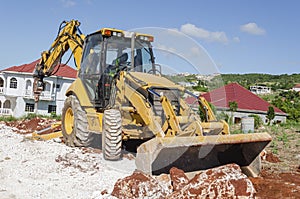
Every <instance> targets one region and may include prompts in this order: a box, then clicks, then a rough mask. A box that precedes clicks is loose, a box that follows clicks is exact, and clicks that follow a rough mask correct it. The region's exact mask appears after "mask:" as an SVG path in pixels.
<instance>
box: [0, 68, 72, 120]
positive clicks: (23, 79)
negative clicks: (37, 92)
mask: <svg viewBox="0 0 300 199" xmlns="http://www.w3.org/2000/svg"><path fill="white" fill-rule="evenodd" d="M0 77H1V78H2V79H3V80H4V88H3V91H4V92H3V93H0V101H1V103H2V106H1V107H3V103H4V101H5V100H7V99H9V100H10V101H11V105H12V106H11V109H12V111H13V116H14V117H21V116H23V115H26V114H28V112H25V105H26V103H31V104H34V98H33V92H32V93H29V94H32V95H31V96H30V95H28V92H27V95H25V92H26V88H27V90H32V86H33V77H32V74H29V73H17V72H7V71H5V72H2V73H0ZM12 78H16V79H17V88H16V89H15V88H10V80H11V79H12ZM28 80H30V81H31V82H30V83H31V84H28ZM44 80H45V81H46V82H47V83H48V86H49V89H47V90H49V91H50V93H51V94H52V95H51V98H49V99H46V98H41V100H40V101H39V104H38V114H42V115H49V114H50V113H48V106H49V105H56V113H57V114H58V115H60V114H61V111H62V108H63V105H64V101H65V99H66V96H65V93H66V90H67V89H68V88H69V86H70V85H71V84H72V82H73V81H74V79H70V78H61V77H55V76H54V77H47V78H45V79H44ZM26 83H27V84H26ZM58 84H59V85H60V88H56V85H58ZM26 85H27V86H26Z"/></svg>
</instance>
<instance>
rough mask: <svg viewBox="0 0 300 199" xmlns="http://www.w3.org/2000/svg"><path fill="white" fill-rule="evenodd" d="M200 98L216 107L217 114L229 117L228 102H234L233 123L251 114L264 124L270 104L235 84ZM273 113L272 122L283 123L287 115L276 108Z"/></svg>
mask: <svg viewBox="0 0 300 199" xmlns="http://www.w3.org/2000/svg"><path fill="white" fill-rule="evenodd" d="M202 96H203V97H204V98H205V99H206V100H207V101H208V102H210V103H212V104H213V105H214V106H215V107H216V109H217V113H221V112H225V113H227V114H228V115H231V111H230V109H229V102H236V103H237V105H238V107H237V111H236V112H233V113H232V114H233V115H232V117H233V121H234V122H235V123H239V122H240V121H241V118H243V117H247V116H249V115H251V114H255V115H258V116H260V117H261V119H262V121H263V122H264V123H267V122H268V120H267V118H266V116H267V111H268V108H269V106H271V104H269V103H268V102H267V101H265V100H263V99H261V98H260V97H258V96H257V95H255V94H253V93H252V92H250V91H249V90H247V89H246V88H244V87H242V86H241V85H239V84H237V83H231V84H228V85H225V86H223V87H221V88H218V89H215V90H212V91H211V92H208V93H205V94H203V95H202ZM274 111H275V118H274V119H273V122H275V123H284V122H285V121H286V117H287V114H286V113H285V112H283V111H281V110H280V109H278V108H277V107H274Z"/></svg>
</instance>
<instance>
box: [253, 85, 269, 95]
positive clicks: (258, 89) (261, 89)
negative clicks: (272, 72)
mask: <svg viewBox="0 0 300 199" xmlns="http://www.w3.org/2000/svg"><path fill="white" fill-rule="evenodd" d="M250 91H251V92H252V93H254V94H269V93H271V88H270V87H267V86H260V85H256V86H250Z"/></svg>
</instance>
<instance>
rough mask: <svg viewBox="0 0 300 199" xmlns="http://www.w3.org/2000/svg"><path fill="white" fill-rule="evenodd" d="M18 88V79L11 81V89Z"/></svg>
mask: <svg viewBox="0 0 300 199" xmlns="http://www.w3.org/2000/svg"><path fill="white" fill-rule="evenodd" d="M17 86H18V82H17V79H16V78H14V77H13V78H11V79H10V84H9V87H10V88H17Z"/></svg>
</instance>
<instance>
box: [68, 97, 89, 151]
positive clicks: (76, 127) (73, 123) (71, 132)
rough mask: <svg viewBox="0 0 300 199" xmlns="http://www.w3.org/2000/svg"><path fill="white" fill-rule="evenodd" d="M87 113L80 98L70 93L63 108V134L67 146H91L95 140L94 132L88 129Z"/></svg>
mask: <svg viewBox="0 0 300 199" xmlns="http://www.w3.org/2000/svg"><path fill="white" fill-rule="evenodd" d="M87 128H88V122H87V118H86V113H85V111H84V110H83V109H82V107H81V106H80V103H79V101H78V99H77V98H76V97H75V96H73V95H70V96H68V98H67V99H66V101H65V104H64V107H63V109H62V134H63V136H64V141H65V143H66V145H67V146H72V147H73V146H80V147H81V146H83V147H87V146H90V145H91V143H92V141H93V136H92V133H90V132H89V131H88V130H87Z"/></svg>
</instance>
